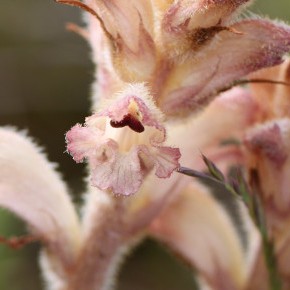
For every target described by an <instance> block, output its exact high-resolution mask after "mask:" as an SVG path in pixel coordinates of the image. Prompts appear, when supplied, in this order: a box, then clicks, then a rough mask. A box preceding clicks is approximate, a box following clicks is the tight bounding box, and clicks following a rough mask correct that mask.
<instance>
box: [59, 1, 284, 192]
mask: <svg viewBox="0 0 290 290" xmlns="http://www.w3.org/2000/svg"><path fill="white" fill-rule="evenodd" d="M58 2H61V3H67V4H71V5H77V6H80V7H81V8H84V9H85V10H87V11H88V12H90V15H88V17H89V19H88V23H89V25H88V29H87V31H86V33H83V34H84V35H86V37H87V39H88V40H89V42H90V44H91V46H92V50H93V55H94V58H95V61H96V63H97V65H98V68H97V75H96V79H97V87H96V92H95V93H94V96H93V98H94V99H95V100H96V102H95V103H94V106H93V109H94V110H95V111H96V113H95V114H94V115H93V116H92V117H90V118H87V121H86V124H85V126H84V127H81V126H80V125H77V126H76V127H73V129H72V130H71V131H70V132H69V133H68V134H67V141H68V151H69V152H70V153H71V154H72V155H73V157H74V159H75V160H76V161H77V162H80V161H82V160H83V158H84V157H86V158H87V159H88V161H89V163H90V167H91V171H92V174H91V175H92V177H91V180H92V184H93V185H95V186H97V187H98V188H100V189H102V190H104V189H111V190H112V191H113V192H114V193H116V194H124V195H128V194H132V193H134V192H136V191H138V188H139V187H140V185H141V184H142V180H144V178H145V176H147V174H148V172H149V171H150V170H151V169H152V168H153V167H155V170H156V175H157V176H158V177H161V178H166V177H169V176H170V174H171V172H172V171H173V170H174V169H176V168H177V167H178V166H179V163H178V159H179V153H178V149H173V148H171V147H170V145H174V146H177V147H178V146H180V145H179V140H175V142H174V143H172V144H168V143H166V144H167V145H166V146H164V145H165V144H163V143H164V142H166V135H168V137H170V133H171V131H172V129H170V130H167V127H168V124H169V122H170V119H172V118H174V119H182V118H185V117H188V116H189V115H190V114H191V115H192V113H194V112H196V111H198V110H200V109H201V108H203V107H204V106H205V105H206V104H208V103H209V102H210V101H211V100H212V99H213V98H214V96H215V95H216V94H217V93H218V92H219V91H221V90H223V89H224V88H225V87H226V86H228V85H230V84H231V83H232V82H233V81H234V80H237V79H238V78H240V77H242V76H245V75H246V74H248V73H249V72H252V71H255V70H258V69H260V68H262V67H267V66H271V65H274V64H278V63H280V62H281V61H282V59H281V56H282V55H283V53H285V52H287V51H289V49H290V41H289V39H290V30H289V27H287V26H285V25H283V24H275V23H273V22H271V21H269V20H264V19H245V20H240V21H235V19H236V17H235V16H236V14H237V12H238V11H240V9H241V8H243V7H245V6H247V5H248V4H249V2H250V1H226V0H224V1H208V0H206V1H205V0H200V1H184V0H180V1H174V2H173V3H172V1H147V0H139V1H122V0H114V1H86V2H85V3H86V4H84V3H82V2H78V1H70V0H58ZM108 103H109V104H110V105H108ZM106 106H108V107H106ZM158 111H161V112H162V114H163V115H164V117H163V118H162V117H160V116H161V115H162V114H161V113H157V112H158ZM105 116H106V117H107V119H106V120H107V121H106V125H104V124H102V125H101V124H100V122H105V118H103V117H105ZM158 116H159V117H158ZM101 119H102V120H103V121H101ZM149 120H150V121H149ZM153 120H154V121H153ZM153 122H154V123H155V124H153ZM149 123H150V124H149ZM157 123H158V124H157ZM169 126H172V124H170V125H169ZM101 127H102V128H101ZM143 128H144V132H143ZM154 128H155V129H154ZM130 131H131V132H130ZM154 131H159V135H160V136H159V137H158V138H159V140H158V141H157V140H154V139H156V137H153V136H152V134H154V135H156V134H157V135H158V133H157V132H154ZM167 131H168V132H167ZM90 135H91V136H90ZM138 135H140V136H138ZM129 140H130V141H129ZM156 141H157V142H156ZM129 143H130V145H129ZM80 152H82V153H80ZM80 156H81V157H80ZM165 160H166V161H165ZM161 171H162V173H161ZM128 173H129V175H130V180H129V177H128ZM125 175H126V176H127V178H124V176H125ZM122 180H123V181H122ZM125 180H126V181H125Z"/></svg>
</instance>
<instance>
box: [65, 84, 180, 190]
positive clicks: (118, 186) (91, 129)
mask: <svg viewBox="0 0 290 290" xmlns="http://www.w3.org/2000/svg"><path fill="white" fill-rule="evenodd" d="M148 97H149V96H148V92H147V91H146V89H145V87H144V86H143V85H132V87H131V88H129V90H127V91H124V92H123V93H122V95H120V96H119V97H117V98H116V100H115V102H114V103H113V104H112V105H109V106H108V108H107V109H105V110H103V111H101V112H99V113H96V114H95V115H93V116H91V117H89V118H87V120H86V126H85V127H82V126H80V125H76V126H75V127H73V128H72V129H71V130H70V131H69V132H68V133H67V135H66V138H67V143H68V146H67V148H68V151H69V152H70V153H71V154H72V155H73V156H74V159H75V160H76V161H77V162H80V161H82V160H83V158H84V157H86V158H88V160H89V163H90V165H91V170H92V184H93V185H95V186H97V187H99V188H100V189H103V190H106V189H111V190H112V191H113V192H114V193H116V194H125V195H129V194H132V193H135V192H136V191H137V190H138V189H139V188H140V185H141V183H142V181H143V179H144V177H145V176H146V175H147V174H148V173H149V172H150V170H151V169H152V167H155V174H156V175H157V176H158V177H160V178H167V177H169V176H170V175H171V173H172V172H173V170H175V169H177V168H178V166H179V163H178V159H179V158H180V152H179V149H176V148H170V147H165V146H162V145H163V142H164V141H165V137H166V136H165V133H166V131H165V128H164V126H163V125H162V123H161V118H162V114H161V112H160V111H159V110H158V109H157V108H156V107H155V105H154V103H153V101H152V99H149V98H148ZM121 128H122V129H121Z"/></svg>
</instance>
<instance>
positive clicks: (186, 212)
mask: <svg viewBox="0 0 290 290" xmlns="http://www.w3.org/2000/svg"><path fill="white" fill-rule="evenodd" d="M240 214H241V217H242V219H243V220H245V230H246V237H247V240H248V241H249V242H250V246H249V248H248V250H249V249H250V252H247V251H246V250H245V249H244V247H243V245H242V242H241V240H240V238H239V235H238V232H237V230H236V228H235V225H234V224H233V222H232V219H231V217H230V216H229V215H228V213H227V212H226V211H225V209H224V208H223V207H222V206H221V205H220V204H218V202H217V201H216V200H215V199H214V198H213V197H212V196H211V195H210V194H209V193H208V192H207V190H206V189H205V188H203V187H201V186H200V185H197V184H195V185H193V184H192V185H191V186H190V187H188V188H187V190H186V191H184V192H183V194H182V195H181V196H180V197H179V198H178V199H177V200H176V201H175V202H173V203H172V204H171V205H170V206H169V207H168V208H166V209H164V211H163V213H162V214H161V215H160V216H159V217H158V218H157V219H156V220H155V221H154V222H153V224H152V227H151V234H152V235H153V236H154V237H156V238H157V239H158V240H160V241H162V242H165V243H166V244H167V245H168V246H169V247H170V248H172V249H173V250H174V251H177V253H179V254H180V255H181V256H182V257H183V258H184V259H185V260H186V261H187V262H188V263H189V264H190V265H192V266H193V267H194V268H196V269H197V270H198V271H200V272H201V274H202V275H203V277H205V279H206V280H207V282H208V283H209V284H210V285H211V286H213V288H214V289H216V290H225V289H227V290H232V289H243V287H244V286H245V285H246V283H247V280H248V277H249V269H250V268H251V267H252V263H253V256H255V254H256V251H257V247H258V244H259V236H258V234H257V231H256V230H255V229H254V228H253V225H252V224H251V223H250V224H249V223H248V222H249V220H248V218H247V215H246V213H245V212H243V211H242V210H241V211H240ZM250 256H251V257H250Z"/></svg>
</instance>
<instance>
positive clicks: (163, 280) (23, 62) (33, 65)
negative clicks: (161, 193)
mask: <svg viewBox="0 0 290 290" xmlns="http://www.w3.org/2000/svg"><path fill="white" fill-rule="evenodd" d="M251 10H252V11H255V12H257V13H258V14H262V15H268V16H269V17H271V18H274V19H275V18H279V19H282V20H284V21H286V22H287V21H289V22H290V1H289V0H276V1H273V0H259V1H256V2H255V4H254V5H253V6H252V8H251ZM66 22H74V23H78V24H81V23H82V21H81V15H80V11H79V10H78V9H76V8H71V7H66V6H62V5H58V4H56V3H54V2H53V0H12V1H11V0H1V1H0V125H1V126H2V125H8V124H9V125H14V126H16V127H18V128H20V129H28V131H29V134H30V135H31V136H34V137H35V139H36V141H37V142H38V143H39V144H40V145H42V146H44V147H45V148H46V149H47V152H48V155H49V158H50V160H52V161H55V162H57V163H58V164H59V170H60V171H61V172H62V173H63V176H64V178H65V180H66V181H67V182H68V183H69V185H70V188H71V192H72V194H73V195H74V198H75V200H76V202H78V201H79V200H81V192H82V191H83V190H84V184H83V182H82V178H83V177H84V175H85V171H84V167H83V166H81V165H76V164H75V163H74V162H73V161H72V159H71V158H70V157H69V156H68V155H67V154H64V153H63V152H64V151H65V143H64V133H65V132H66V131H67V130H68V129H69V128H70V127H71V126H73V125H74V124H75V123H77V122H83V120H84V117H85V116H86V115H88V112H89V107H90V101H89V96H90V84H91V82H92V80H93V71H94V67H93V65H92V63H91V62H90V53H89V49H88V45H87V44H86V42H85V41H84V40H83V39H82V38H81V37H79V36H78V35H76V34H74V33H70V32H68V31H66V30H65V23H66ZM23 233H25V227H24V225H23V224H22V223H21V221H19V220H18V219H17V218H15V217H14V216H12V215H11V214H9V213H8V212H6V211H4V210H1V211H0V235H6V236H11V235H20V234H23ZM193 246H194V245H193ZM38 247H39V246H38V245H29V246H27V247H25V248H24V249H22V250H10V249H8V248H7V247H5V246H3V245H0V290H2V289H9V290H36V289H37V290H40V289H43V287H42V285H41V280H40V274H39V270H38V266H37V255H38ZM119 280H120V281H119V288H118V289H119V290H126V289H127V290H129V289H134V290H149V289H150V290H163V289H164V290H180V289H182V290H187V289H188V290H189V289H195V288H194V281H193V279H192V277H191V274H190V272H189V270H188V269H186V268H185V267H182V266H181V265H179V263H178V262H177V261H176V260H175V259H174V258H172V256H171V255H170V254H169V253H167V251H166V250H164V249H163V248H162V247H161V246H159V245H158V244H156V243H154V242H152V241H147V242H145V243H143V244H142V245H141V246H140V247H139V248H138V249H136V250H135V251H134V253H133V254H132V255H131V256H130V257H129V258H128V262H127V263H126V264H125V267H124V269H123V270H122V272H121V274H120V278H119Z"/></svg>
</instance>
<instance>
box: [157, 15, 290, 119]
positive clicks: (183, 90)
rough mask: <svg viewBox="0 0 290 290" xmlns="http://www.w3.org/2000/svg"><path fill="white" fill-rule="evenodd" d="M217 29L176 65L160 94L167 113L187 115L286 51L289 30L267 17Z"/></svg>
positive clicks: (288, 46) (276, 60)
mask: <svg viewBox="0 0 290 290" xmlns="http://www.w3.org/2000/svg"><path fill="white" fill-rule="evenodd" d="M232 28H234V29H235V30H237V31H239V32H241V33H242V34H236V33H233V32H230V31H221V32H220V33H219V34H218V36H216V37H215V38H214V39H213V40H212V41H211V43H210V44H209V45H207V46H205V47H204V48H203V49H202V50H201V51H200V53H197V54H196V57H195V58H194V59H193V60H192V61H187V62H185V63H184V64H182V65H179V66H178V67H177V68H176V69H175V70H174V71H173V72H172V74H171V75H170V77H169V80H168V84H169V85H168V86H167V87H166V89H165V91H164V92H163V93H162V97H161V100H160V102H161V104H160V106H161V108H162V109H163V111H164V112H166V113H167V114H169V115H172V114H173V115H176V114H181V112H182V113H183V114H189V113H190V112H192V111H197V110H199V109H200V108H202V107H203V106H205V105H206V104H208V103H209V102H210V101H211V100H212V99H213V98H214V96H215V95H216V93H217V92H218V90H220V89H222V88H224V87H225V86H227V85H229V84H230V83H231V82H233V81H234V80H236V79H239V78H241V77H243V76H245V75H246V74H248V73H250V72H253V71H256V70H258V69H261V68H263V67H268V66H273V65H276V64H278V63H281V62H282V56H283V54H284V53H286V52H287V51H289V50H290V29H289V27H287V26H285V25H283V24H274V23H272V22H270V21H267V20H244V21H242V22H239V23H237V24H235V25H233V26H232Z"/></svg>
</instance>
